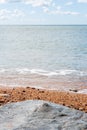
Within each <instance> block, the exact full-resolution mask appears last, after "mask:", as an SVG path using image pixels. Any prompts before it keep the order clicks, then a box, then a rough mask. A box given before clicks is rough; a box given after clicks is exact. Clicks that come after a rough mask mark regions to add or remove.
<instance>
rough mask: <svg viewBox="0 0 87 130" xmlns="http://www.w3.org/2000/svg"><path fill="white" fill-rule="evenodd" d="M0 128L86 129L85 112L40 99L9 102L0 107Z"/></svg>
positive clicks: (17, 129) (11, 129)
mask: <svg viewBox="0 0 87 130" xmlns="http://www.w3.org/2000/svg"><path fill="white" fill-rule="evenodd" d="M0 130H87V114H86V113H85V112H81V111H78V110H75V109H71V108H68V107H65V106H62V105H57V104H54V103H51V102H47V101H40V100H30V101H24V102H18V103H9V104H6V105H4V106H2V107H1V108H0Z"/></svg>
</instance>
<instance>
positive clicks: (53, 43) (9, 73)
mask: <svg viewBox="0 0 87 130" xmlns="http://www.w3.org/2000/svg"><path fill="white" fill-rule="evenodd" d="M0 86H1V87H6V86H7V87H35V88H38V89H39V88H41V89H49V90H70V91H72V89H78V90H80V89H86V88H87V26H86V25H78V26H77V25H58V26H57V25H50V26H48V25H46V26H45V25H44V26H42V25H41V26H39V25H38V26H33V25H32V26H30V25H0Z"/></svg>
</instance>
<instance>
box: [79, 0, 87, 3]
mask: <svg viewBox="0 0 87 130" xmlns="http://www.w3.org/2000/svg"><path fill="white" fill-rule="evenodd" d="M78 2H79V3H87V0H78Z"/></svg>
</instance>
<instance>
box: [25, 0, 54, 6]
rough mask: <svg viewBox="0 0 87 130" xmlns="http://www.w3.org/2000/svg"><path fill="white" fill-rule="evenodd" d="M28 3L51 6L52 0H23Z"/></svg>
mask: <svg viewBox="0 0 87 130" xmlns="http://www.w3.org/2000/svg"><path fill="white" fill-rule="evenodd" d="M23 2H24V3H26V4H31V5H32V6H34V7H36V6H49V5H50V4H51V2H52V0H23Z"/></svg>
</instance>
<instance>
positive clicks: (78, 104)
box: [0, 87, 87, 112]
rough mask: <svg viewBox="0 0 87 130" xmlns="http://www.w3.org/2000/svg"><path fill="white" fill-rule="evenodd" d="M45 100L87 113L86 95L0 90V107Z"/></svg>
mask: <svg viewBox="0 0 87 130" xmlns="http://www.w3.org/2000/svg"><path fill="white" fill-rule="evenodd" d="M31 99H38V100H46V101H51V102H54V103H58V104H62V105H65V106H68V107H71V108H75V109H77V110H81V111H85V112H87V94H79V93H77V92H64V91H63V92H61V91H52V90H41V89H35V88H31V87H26V88H23V87H16V88H1V87H0V105H4V104H6V103H10V102H18V101H24V100H31Z"/></svg>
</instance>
